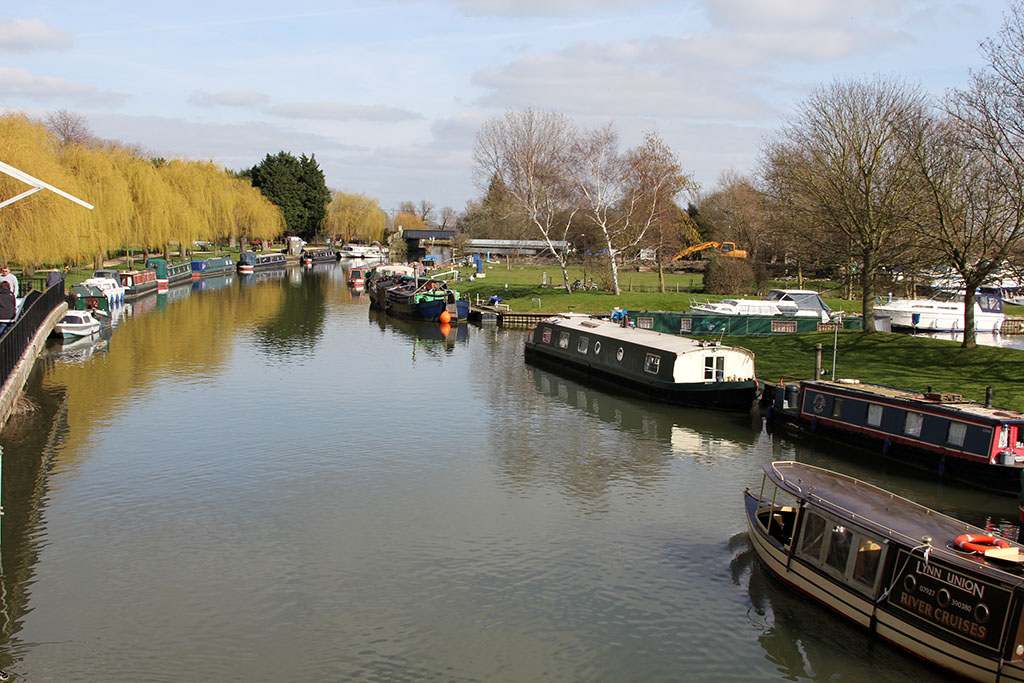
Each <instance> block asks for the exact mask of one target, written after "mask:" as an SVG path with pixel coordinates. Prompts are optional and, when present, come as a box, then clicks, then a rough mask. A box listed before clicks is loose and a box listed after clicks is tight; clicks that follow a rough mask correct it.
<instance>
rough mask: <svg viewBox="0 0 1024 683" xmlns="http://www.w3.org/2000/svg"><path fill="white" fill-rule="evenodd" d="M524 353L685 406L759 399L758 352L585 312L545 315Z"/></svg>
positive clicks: (746, 404) (744, 404) (737, 404)
mask: <svg viewBox="0 0 1024 683" xmlns="http://www.w3.org/2000/svg"><path fill="white" fill-rule="evenodd" d="M623 321H625V318H624V319H623ZM525 356H526V360H528V361H533V362H536V363H539V364H546V365H549V366H551V367H552V368H554V369H556V370H559V371H562V372H568V373H572V374H576V375H581V376H583V377H585V378H587V379H595V380H597V381H601V382H604V383H607V384H609V385H610V386H613V387H615V388H617V389H620V390H624V391H628V392H630V393H634V394H638V395H641V396H644V397H645V398H650V399H655V400H659V401H666V402H668V403H675V404H679V405H686V406H694V407H698V408H717V409H721V410H750V408H751V407H752V406H753V403H754V400H755V399H756V398H757V390H758V384H757V380H756V379H755V376H754V354H753V352H752V351H749V350H748V349H744V348H742V347H738V346H723V345H722V344H720V343H718V342H706V341H698V340H696V339H691V338H689V337H679V336H676V335H671V334H663V333H661V332H652V331H650V330H643V329H639V328H636V327H632V326H629V325H625V324H620V323H616V322H612V321H610V320H607V319H599V318H592V317H588V316H581V315H580V316H554V317H551V318H548V319H546V320H542V321H541V322H540V323H538V324H537V326H536V327H535V328H533V330H532V331H531V332H530V334H529V335H528V336H527V338H526V349H525Z"/></svg>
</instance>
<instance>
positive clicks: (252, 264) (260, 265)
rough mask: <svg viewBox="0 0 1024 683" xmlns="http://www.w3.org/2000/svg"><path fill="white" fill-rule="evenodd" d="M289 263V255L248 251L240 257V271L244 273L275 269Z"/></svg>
mask: <svg viewBox="0 0 1024 683" xmlns="http://www.w3.org/2000/svg"><path fill="white" fill-rule="evenodd" d="M287 265H288V257H287V256H285V255H284V254H280V253H277V254H257V253H255V252H252V251H247V252H245V253H244V254H242V255H241V256H240V257H239V258H238V272H239V273H240V274H242V275H247V274H249V273H255V272H256V271H258V270H273V269H275V268H284V267H285V266H287Z"/></svg>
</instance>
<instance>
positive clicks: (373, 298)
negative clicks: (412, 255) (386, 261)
mask: <svg viewBox="0 0 1024 683" xmlns="http://www.w3.org/2000/svg"><path fill="white" fill-rule="evenodd" d="M415 272H416V270H415V269H414V268H413V267H412V266H405V265H398V264H395V265H380V266H376V267H374V268H372V269H371V270H369V271H367V273H366V276H365V278H364V279H365V283H366V284H365V286H366V295H367V298H368V299H369V300H370V308H376V309H379V310H382V311H383V310H385V309H387V305H388V302H387V297H386V293H387V290H389V289H391V288H393V287H398V286H399V285H402V284H404V283H406V282H413V281H414V275H415Z"/></svg>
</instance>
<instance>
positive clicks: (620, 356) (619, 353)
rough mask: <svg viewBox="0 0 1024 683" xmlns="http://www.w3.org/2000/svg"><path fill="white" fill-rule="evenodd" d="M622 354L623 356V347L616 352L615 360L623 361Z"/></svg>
mask: <svg viewBox="0 0 1024 683" xmlns="http://www.w3.org/2000/svg"><path fill="white" fill-rule="evenodd" d="M622 354H623V350H622V347H621V346H620V347H619V350H618V351H616V352H615V360H617V361H621V360H622Z"/></svg>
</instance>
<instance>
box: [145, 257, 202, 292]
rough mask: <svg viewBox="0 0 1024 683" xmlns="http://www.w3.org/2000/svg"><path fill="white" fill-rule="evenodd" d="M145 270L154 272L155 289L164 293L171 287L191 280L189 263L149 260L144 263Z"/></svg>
mask: <svg viewBox="0 0 1024 683" xmlns="http://www.w3.org/2000/svg"><path fill="white" fill-rule="evenodd" d="M146 268H152V269H153V270H155V271H156V288H157V290H159V291H161V292H164V291H167V289H168V288H169V287H170V286H171V285H180V284H184V283H186V282H189V281H190V280H191V279H192V264H191V262H189V261H168V260H167V259H162V258H151V259H148V260H147V261H146Z"/></svg>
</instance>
